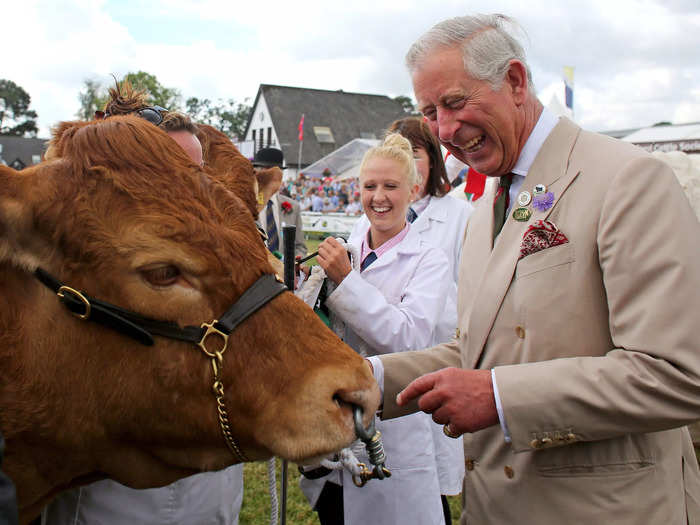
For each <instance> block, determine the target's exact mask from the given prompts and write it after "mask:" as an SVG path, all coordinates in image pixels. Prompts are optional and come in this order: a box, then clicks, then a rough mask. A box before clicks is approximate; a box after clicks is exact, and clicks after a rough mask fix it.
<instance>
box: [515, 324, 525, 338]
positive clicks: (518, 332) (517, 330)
mask: <svg viewBox="0 0 700 525" xmlns="http://www.w3.org/2000/svg"><path fill="white" fill-rule="evenodd" d="M515 335H517V336H518V337H519V338H520V339H525V329H524V328H523V327H522V326H516V327H515Z"/></svg>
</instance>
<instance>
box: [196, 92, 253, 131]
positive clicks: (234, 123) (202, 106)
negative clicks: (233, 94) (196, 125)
mask: <svg viewBox="0 0 700 525" xmlns="http://www.w3.org/2000/svg"><path fill="white" fill-rule="evenodd" d="M249 100H250V99H245V101H244V102H236V101H235V100H233V99H228V100H223V99H219V100H218V101H217V102H216V103H214V102H212V101H211V100H210V99H208V98H204V99H198V98H197V97H190V98H188V99H187V101H186V102H185V106H186V109H185V111H187V114H188V115H189V116H190V117H192V119H193V120H195V121H196V122H201V123H203V124H209V125H210V126H214V127H215V128H216V129H218V130H219V131H221V132H223V133H225V134H226V135H228V137H229V138H231V139H232V140H240V139H241V138H242V137H243V133H244V132H245V126H246V124H247V123H248V118H249V117H250V112H251V111H252V109H253V108H252V107H251V106H250V105H249V104H248V101H249Z"/></svg>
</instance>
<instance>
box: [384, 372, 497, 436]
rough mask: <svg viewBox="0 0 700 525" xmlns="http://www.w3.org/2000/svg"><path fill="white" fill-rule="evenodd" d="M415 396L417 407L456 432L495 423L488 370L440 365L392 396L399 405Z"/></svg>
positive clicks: (495, 417)
mask: <svg viewBox="0 0 700 525" xmlns="http://www.w3.org/2000/svg"><path fill="white" fill-rule="evenodd" d="M414 398H418V407H419V408H420V409H421V410H422V411H423V412H426V413H428V414H432V415H433V421H435V422H436V423H439V424H441V425H446V424H448V423H449V425H450V430H451V431H452V432H453V433H456V434H464V433H466V432H476V431H477V430H481V429H483V428H487V427H490V426H492V425H496V424H498V411H497V410H496V401H495V399H494V397H493V384H492V382H491V371H490V370H462V369H461V368H444V369H443V370H438V371H437V372H432V373H430V374H426V375H424V376H421V377H419V378H418V379H416V380H415V381H413V382H412V383H411V384H409V385H408V386H407V387H406V388H404V389H403V390H402V391H401V392H400V393H399V395H398V396H397V397H396V402H397V403H398V405H399V406H402V405H405V404H406V403H408V402H410V401H411V400H413V399H414Z"/></svg>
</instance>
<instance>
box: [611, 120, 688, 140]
mask: <svg viewBox="0 0 700 525" xmlns="http://www.w3.org/2000/svg"><path fill="white" fill-rule="evenodd" d="M623 140H625V141H627V142H634V143H635V144H641V143H650V142H672V141H673V142H675V141H681V140H700V122H693V123H690V124H668V125H658V126H651V127H648V128H642V129H640V130H637V131H635V132H634V133H631V134H629V135H626V136H625V137H624V138H623Z"/></svg>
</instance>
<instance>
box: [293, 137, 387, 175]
mask: <svg viewBox="0 0 700 525" xmlns="http://www.w3.org/2000/svg"><path fill="white" fill-rule="evenodd" d="M377 144H379V141H378V140H375V139H353V140H351V141H350V142H348V143H347V144H345V145H343V146H341V147H339V148H338V149H337V150H335V151H333V152H331V153H329V154H328V155H326V156H325V157H323V158H321V159H319V160H317V161H316V162H314V163H313V164H311V165H309V166H307V167H306V168H305V169H303V170H302V173H303V174H304V175H306V176H307V177H316V178H318V177H323V176H324V173H323V172H324V171H325V170H328V171H330V173H331V175H330V176H331V177H333V178H334V179H336V180H340V179H347V178H349V177H357V176H359V170H360V162H362V157H363V156H364V154H365V152H366V151H367V150H368V149H369V148H372V147H374V146H376V145H377Z"/></svg>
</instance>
